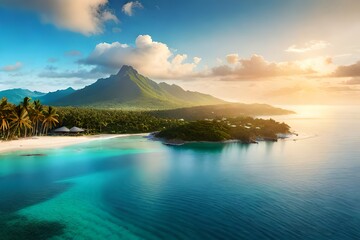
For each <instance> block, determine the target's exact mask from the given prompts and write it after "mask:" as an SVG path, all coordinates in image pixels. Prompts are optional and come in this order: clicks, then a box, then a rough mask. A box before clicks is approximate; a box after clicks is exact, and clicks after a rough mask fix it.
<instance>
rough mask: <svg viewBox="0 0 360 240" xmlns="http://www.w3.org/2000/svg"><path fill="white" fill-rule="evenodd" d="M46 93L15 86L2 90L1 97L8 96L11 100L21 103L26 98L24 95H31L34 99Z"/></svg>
mask: <svg viewBox="0 0 360 240" xmlns="http://www.w3.org/2000/svg"><path fill="white" fill-rule="evenodd" d="M44 95H46V93H42V92H37V91H30V90H28V89H22V88H14V89H9V90H4V91H0V99H1V98H3V97H6V98H7V99H8V101H9V102H11V103H15V104H19V103H20V102H21V101H23V100H24V97H30V98H32V99H39V98H40V97H42V96H44Z"/></svg>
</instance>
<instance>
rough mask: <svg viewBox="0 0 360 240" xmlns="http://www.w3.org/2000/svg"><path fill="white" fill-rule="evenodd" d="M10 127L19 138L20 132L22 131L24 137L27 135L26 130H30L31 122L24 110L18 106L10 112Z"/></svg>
mask: <svg viewBox="0 0 360 240" xmlns="http://www.w3.org/2000/svg"><path fill="white" fill-rule="evenodd" d="M10 127H11V129H13V132H14V133H15V132H17V136H19V137H20V136H21V130H23V129H24V133H25V137H26V134H27V130H28V129H31V128H32V126H31V121H30V118H29V114H28V112H27V111H26V109H25V108H22V107H20V106H16V107H15V109H14V110H13V111H12V113H11V116H10Z"/></svg>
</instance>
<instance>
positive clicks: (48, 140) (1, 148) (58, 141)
mask: <svg viewBox="0 0 360 240" xmlns="http://www.w3.org/2000/svg"><path fill="white" fill-rule="evenodd" d="M136 135H146V134H100V135H92V136H40V137H30V138H23V139H19V140H12V141H2V142H0V153H4V152H13V151H18V150H32V149H44V148H61V147H65V146H69V145H74V144H79V143H85V142H90V141H96V140H104V139H111V138H118V137H129V136H136Z"/></svg>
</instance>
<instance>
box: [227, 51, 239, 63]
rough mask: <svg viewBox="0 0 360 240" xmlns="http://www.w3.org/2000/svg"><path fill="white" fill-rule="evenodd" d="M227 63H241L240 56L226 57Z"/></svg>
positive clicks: (231, 55)
mask: <svg viewBox="0 0 360 240" xmlns="http://www.w3.org/2000/svg"><path fill="white" fill-rule="evenodd" d="M226 61H227V62H228V63H229V64H236V63H238V62H239V54H236V53H233V54H228V55H227V56H226Z"/></svg>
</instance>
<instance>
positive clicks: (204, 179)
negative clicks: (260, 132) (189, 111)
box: [0, 106, 360, 240]
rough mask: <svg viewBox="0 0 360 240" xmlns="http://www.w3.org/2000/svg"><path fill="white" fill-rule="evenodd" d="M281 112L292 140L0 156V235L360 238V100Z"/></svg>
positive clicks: (100, 145)
mask: <svg viewBox="0 0 360 240" xmlns="http://www.w3.org/2000/svg"><path fill="white" fill-rule="evenodd" d="M288 108H290V109H294V110H295V111H297V112H298V114H296V115H291V116H285V117H277V120H280V121H285V122H287V123H288V124H289V125H291V126H292V127H293V129H294V130H296V131H297V132H299V133H300V135H299V137H298V138H297V140H296V141H294V140H292V139H287V140H284V141H279V142H277V143H266V142H261V143H259V144H251V145H247V144H239V143H228V144H218V143H214V144H190V145H184V146H181V147H169V146H165V145H162V144H161V143H159V142H155V141H151V140H148V139H146V138H143V137H141V136H134V137H127V138H115V139H108V140H102V141H94V142H89V143H86V144H79V145H73V146H70V147H65V148H59V149H50V150H36V151H20V152H12V153H6V154H0V239H284V240H289V239H316V240H319V239H339V240H344V239H360V125H359V123H360V110H359V108H357V107H320V106H307V107H296V108H294V107H288ZM0 147H1V145H0ZM23 154H40V155H38V156H21V155H23Z"/></svg>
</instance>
